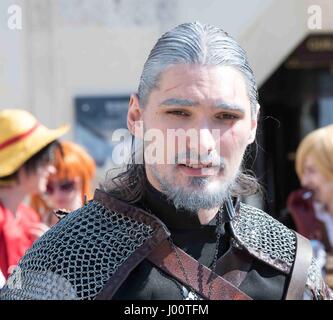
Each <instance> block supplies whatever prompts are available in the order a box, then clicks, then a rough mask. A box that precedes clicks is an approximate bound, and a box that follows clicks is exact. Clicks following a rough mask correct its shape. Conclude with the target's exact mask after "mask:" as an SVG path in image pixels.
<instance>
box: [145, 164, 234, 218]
mask: <svg viewBox="0 0 333 320" xmlns="http://www.w3.org/2000/svg"><path fill="white" fill-rule="evenodd" d="M151 172H152V174H153V176H154V177H155V179H156V180H157V181H158V183H159V184H160V188H161V191H162V193H164V194H165V195H166V196H167V198H168V199H169V200H170V201H172V203H173V204H174V206H175V207H176V208H177V209H180V208H182V209H185V210H186V211H190V212H193V213H195V214H197V213H198V211H199V210H200V209H213V208H217V207H220V206H221V205H222V204H223V203H224V201H225V200H226V198H227V197H228V195H229V191H230V189H231V188H232V186H233V185H234V183H235V180H236V176H237V174H236V175H235V177H234V178H233V179H230V180H229V181H227V182H221V181H218V180H217V179H218V178H217V179H216V180H215V181H210V179H211V178H212V177H209V176H207V177H188V181H189V183H188V185H187V186H180V185H177V182H176V181H174V178H175V177H176V176H175V175H174V176H173V177H171V178H170V179H167V177H162V176H161V174H160V172H159V171H158V169H157V166H156V165H152V166H151Z"/></svg>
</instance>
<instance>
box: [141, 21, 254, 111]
mask: <svg viewBox="0 0 333 320" xmlns="http://www.w3.org/2000/svg"><path fill="white" fill-rule="evenodd" d="M177 64H189V65H191V64H194V65H203V66H230V67H233V68H235V69H236V70H238V71H239V72H240V73H241V74H242V76H243V77H244V80H245V83H246V85H247V92H248V97H249V99H250V103H251V114H252V116H254V115H255V114H256V109H257V99H258V91H257V84H256V80H255V77H254V74H253V71H252V69H251V67H250V64H249V62H248V59H247V56H246V53H245V51H244V50H243V49H242V48H241V46H240V45H239V44H238V43H237V42H236V41H235V40H234V39H233V38H232V37H231V36H230V35H229V34H228V33H226V32H225V31H223V30H222V29H221V28H218V27H214V26H211V25H207V24H201V23H200V22H193V23H184V24H181V25H179V26H177V27H176V28H174V29H172V30H171V31H168V32H166V33H165V34H164V35H163V36H162V37H161V38H160V39H158V41H157V42H156V44H155V46H154V47H153V49H152V50H151V52H150V54H149V56H148V58H147V61H146V63H145V64H144V67H143V71H142V74H141V78H140V83H139V87H138V97H139V101H140V104H141V106H142V107H144V106H145V105H146V104H147V102H148V99H149V95H150V93H151V91H152V90H153V89H155V88H158V82H159V79H160V76H161V74H162V73H163V71H165V70H166V69H167V68H168V67H171V66H174V65H177Z"/></svg>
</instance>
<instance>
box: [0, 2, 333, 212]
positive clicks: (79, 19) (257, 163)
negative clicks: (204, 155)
mask: <svg viewBox="0 0 333 320" xmlns="http://www.w3.org/2000/svg"><path fill="white" fill-rule="evenodd" d="M315 2H316V3H315V5H316V7H315V8H313V7H311V6H313V4H314V3H313V1H312V0H311V1H310V0H292V1H289V0H250V1H244V0H234V1H229V0H210V1H209V0H208V1H201V0H94V1H92V0H28V1H24V0H16V1H15V3H14V2H13V0H1V2H0V108H4V107H6V108H8V107H20V108H24V109H27V110H29V111H31V112H33V113H34V114H35V115H36V116H37V117H38V118H39V119H40V120H41V121H42V122H44V123H46V124H47V125H48V126H50V127H55V126H58V125H59V124H62V123H70V124H71V125H72V129H73V130H72V131H71V133H70V134H69V135H68V136H67V138H68V139H73V140H76V141H78V142H80V143H82V144H84V145H85V146H86V147H87V148H88V150H89V151H90V152H91V153H92V154H93V156H94V157H95V159H96V161H97V163H98V164H99V165H100V170H99V172H100V176H102V175H103V174H104V171H105V170H106V168H107V167H108V166H109V165H110V163H111V162H110V153H111V150H112V145H111V144H110V143H109V142H110V135H111V134H112V130H113V129H115V128H116V127H118V126H125V124H126V120H125V118H124V117H125V114H126V108H127V100H128V97H129V95H130V93H131V92H134V91H136V89H137V84H138V80H139V76H140V73H141V70H142V66H143V63H144V61H145V59H146V57H147V55H148V53H149V50H150V49H151V47H152V45H153V44H154V43H155V41H156V39H157V38H158V37H159V36H160V35H161V34H162V33H163V32H165V31H166V30H168V29H170V28H171V27H173V26H175V25H177V24H179V23H182V22H186V21H194V20H199V21H201V22H206V23H210V24H214V25H218V26H221V27H222V28H223V29H224V30H226V31H227V32H228V33H230V34H231V35H232V36H233V37H234V38H236V39H237V40H238V41H239V42H240V43H241V45H242V46H243V47H244V48H245V49H246V51H247V53H248V56H249V60H250V62H251V64H252V66H253V69H254V71H255V74H256V78H257V81H258V85H259V87H260V102H261V105H262V111H261V118H262V121H261V128H260V131H259V136H258V141H259V144H260V146H259V148H258V149H259V151H258V154H257V156H256V157H254V154H253V156H252V162H251V157H250V162H249V163H248V166H250V167H252V168H253V169H254V170H255V171H256V173H257V175H258V176H259V177H260V178H261V180H262V182H263V183H264V185H265V186H266V188H267V190H268V192H267V199H266V200H267V202H266V206H268V207H269V209H270V210H271V212H272V213H273V214H276V215H277V214H279V212H280V210H281V209H282V208H283V207H284V204H285V199H286V195H287V194H288V193H289V191H290V190H292V189H293V188H295V187H297V183H298V182H297V179H296V176H295V174H294V171H293V152H294V151H295V148H296V146H297V144H298V142H299V141H300V139H301V138H302V136H304V134H306V133H307V132H308V131H309V130H311V129H313V128H315V127H318V126H320V125H323V124H324V123H327V122H333V116H332V109H333V101H332V96H333V91H332V66H331V61H332V54H333V45H332V43H333V42H330V41H332V40H331V39H332V34H333V20H332V18H331V17H332V12H333V2H332V1H330V0H317V1H315ZM13 4H15V5H17V6H18V8H20V9H21V11H22V28H21V29H19V30H17V29H14V30H12V29H11V28H10V27H9V25H8V21H9V19H10V17H11V16H12V15H13V13H12V12H13V11H11V10H10V8H11V6H13ZM12 9H13V8H12ZM14 9H15V8H14ZM313 9H314V10H315V11H313ZM316 9H319V11H320V12H318V11H316ZM8 10H9V11H8ZM14 11H15V10H14ZM316 14H320V19H319V18H318V17H316ZM317 35H320V36H319V38H318V37H317ZM309 37H310V38H309ZM320 37H321V38H320ZM309 39H310V44H309V43H308V42H307V41H308V40H309ZM311 39H312V40H311ZM311 41H312V42H311ZM314 61H315V63H314ZM320 61H322V63H321V62H320ZM111 119H112V120H111ZM274 119H276V120H274ZM279 121H280V123H279ZM254 159H255V160H254ZM252 200H253V201H255V200H256V199H252ZM263 204H264V203H261V205H263Z"/></svg>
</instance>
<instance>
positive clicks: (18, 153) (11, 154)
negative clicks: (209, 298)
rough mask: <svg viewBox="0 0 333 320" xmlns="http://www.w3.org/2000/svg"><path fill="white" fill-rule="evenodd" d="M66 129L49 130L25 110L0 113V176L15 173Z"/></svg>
mask: <svg viewBox="0 0 333 320" xmlns="http://www.w3.org/2000/svg"><path fill="white" fill-rule="evenodd" d="M68 130H69V126H68V125H65V126H62V127H60V128H58V129H53V130H52V129H48V128H47V127H45V126H44V125H42V124H40V123H39V122H38V121H37V119H36V118H35V117H34V116H33V115H32V114H30V113H29V112H27V111H25V110H20V109H5V110H1V111H0V177H6V176H9V175H11V174H12V173H14V172H15V171H16V170H18V169H19V168H20V167H21V166H22V165H23V164H24V163H25V162H26V161H27V160H28V159H30V158H31V157H32V156H33V155H34V154H36V153H37V152H38V151H40V150H41V149H43V148H44V147H45V146H47V145H48V144H49V143H51V142H53V141H55V140H56V139H58V138H59V137H60V136H62V135H63V134H65V133H66V132H67V131H68Z"/></svg>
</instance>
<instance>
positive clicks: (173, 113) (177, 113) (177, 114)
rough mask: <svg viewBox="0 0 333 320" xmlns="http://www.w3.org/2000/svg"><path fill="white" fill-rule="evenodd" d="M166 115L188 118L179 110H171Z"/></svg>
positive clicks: (186, 114)
mask: <svg viewBox="0 0 333 320" xmlns="http://www.w3.org/2000/svg"><path fill="white" fill-rule="evenodd" d="M167 113H168V114H172V115H175V116H183V117H187V116H189V114H188V113H187V112H184V111H181V110H172V111H168V112H167Z"/></svg>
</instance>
